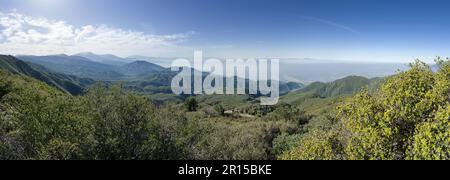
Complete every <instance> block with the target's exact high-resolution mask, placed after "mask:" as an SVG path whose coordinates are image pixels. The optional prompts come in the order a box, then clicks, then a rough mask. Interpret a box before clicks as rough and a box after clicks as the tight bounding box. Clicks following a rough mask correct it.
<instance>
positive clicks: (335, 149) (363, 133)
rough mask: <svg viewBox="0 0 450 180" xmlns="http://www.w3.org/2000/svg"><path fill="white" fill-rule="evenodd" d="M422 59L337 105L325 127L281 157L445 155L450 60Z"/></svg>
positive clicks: (398, 157)
mask: <svg viewBox="0 0 450 180" xmlns="http://www.w3.org/2000/svg"><path fill="white" fill-rule="evenodd" d="M438 62H439V63H438V64H439V66H440V68H439V70H438V71H437V72H436V73H434V72H433V71H432V70H431V68H430V67H429V66H428V65H426V64H425V63H422V62H420V61H416V62H415V63H413V64H411V69H410V70H408V71H405V72H401V73H399V74H398V75H395V76H393V77H390V78H388V79H387V80H386V82H385V83H384V84H383V85H382V86H381V88H380V90H379V91H376V92H373V93H369V92H368V91H363V92H361V93H360V94H358V95H357V96H355V97H354V98H352V99H351V100H349V101H348V102H347V103H346V104H345V105H343V106H341V107H340V108H339V114H338V115H337V117H338V119H339V121H338V122H336V123H335V124H334V125H333V127H332V128H331V129H329V130H325V131H322V132H321V131H318V130H312V131H311V132H309V133H308V134H306V135H305V136H304V137H303V139H302V140H301V141H300V143H299V145H298V147H296V148H295V149H293V150H290V151H287V152H286V153H285V154H284V155H283V156H281V158H282V159H358V160H359V159H368V160H391V159H396V160H403V159H449V157H450V156H449V154H450V151H449V149H448V147H449V145H450V144H449V142H450V135H449V133H448V132H450V129H449V118H450V112H449V105H450V101H449V100H450V99H449V96H448V94H449V92H450V62H449V61H443V60H441V59H438Z"/></svg>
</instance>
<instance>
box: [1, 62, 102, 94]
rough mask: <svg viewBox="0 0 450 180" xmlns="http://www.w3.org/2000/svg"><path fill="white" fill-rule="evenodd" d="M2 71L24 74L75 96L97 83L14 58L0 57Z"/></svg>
mask: <svg viewBox="0 0 450 180" xmlns="http://www.w3.org/2000/svg"><path fill="white" fill-rule="evenodd" d="M0 69H3V70H6V71H8V72H11V73H13V74H22V75H26V76H29V77H33V78H35V79H37V80H40V81H43V82H45V83H46V84H48V85H50V86H53V87H56V88H58V89H60V90H62V91H64V92H67V93H70V94H73V95H79V94H81V93H83V91H84V88H86V87H87V86H89V85H91V84H93V83H94V82H95V81H93V80H91V79H87V78H78V77H76V76H71V75H65V74H59V73H53V72H50V71H49V70H47V69H46V68H45V67H42V66H40V65H36V64H32V63H27V62H24V61H21V60H18V59H16V58H15V57H13V56H5V55H0Z"/></svg>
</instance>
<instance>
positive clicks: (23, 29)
mask: <svg viewBox="0 0 450 180" xmlns="http://www.w3.org/2000/svg"><path fill="white" fill-rule="evenodd" d="M193 34H195V32H193V31H192V32H186V33H179V34H169V35H157V34H149V33H145V32H138V31H132V30H124V29H120V28H114V27H110V26H107V25H86V26H82V27H76V26H74V25H71V24H68V23H67V22H65V21H55V20H49V19H46V18H36V17H30V16H26V15H23V14H20V13H17V12H12V13H2V12H0V53H1V54H13V55H16V54H34V55H47V54H59V53H67V54H74V53H78V52H85V51H93V52H96V53H114V54H118V55H122V56H128V55H132V54H142V55H156V56H157V55H164V54H169V53H173V52H177V51H178V50H179V49H182V47H180V44H181V43H182V42H184V41H186V40H188V39H189V38H190V37H191V36H192V35H193Z"/></svg>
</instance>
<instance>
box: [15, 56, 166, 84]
mask: <svg viewBox="0 0 450 180" xmlns="http://www.w3.org/2000/svg"><path fill="white" fill-rule="evenodd" d="M79 55H80V56H78V55H73V56H68V55H52V56H17V58H18V59H21V60H23V61H26V62H30V63H34V64H39V65H41V66H44V67H46V68H47V69H49V70H51V71H53V72H57V73H64V74H69V75H75V76H79V77H83V78H91V79H95V80H101V81H105V80H108V81H114V80H126V79H137V78H138V77H142V76H145V75H150V74H154V73H157V72H159V71H162V70H164V69H165V68H163V67H161V66H158V65H156V64H152V63H149V62H146V61H135V62H130V63H126V60H125V59H121V58H119V57H116V56H112V55H95V54H92V53H83V54H79ZM81 55H83V56H81ZM91 58H92V59H91Z"/></svg>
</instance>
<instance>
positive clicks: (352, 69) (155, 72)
mask: <svg viewBox="0 0 450 180" xmlns="http://www.w3.org/2000/svg"><path fill="white" fill-rule="evenodd" d="M139 59H140V60H139ZM151 60H152V59H151V58H147V57H138V56H135V57H132V58H120V57H117V56H114V55H97V54H94V53H80V54H77V55H72V56H69V55H51V56H17V57H12V56H1V60H0V68H1V69H5V70H8V71H10V72H13V73H18V74H24V75H27V76H31V77H34V78H36V79H38V80H41V81H44V82H46V83H47V84H49V85H51V86H54V87H57V88H59V89H61V90H63V91H66V92H69V93H71V94H80V93H82V92H83V90H84V89H85V88H86V87H88V86H89V85H91V84H93V83H95V82H96V81H101V82H105V83H108V84H113V83H116V82H118V81H119V82H122V83H123V85H124V87H125V88H127V89H130V90H133V91H136V92H139V93H142V94H155V93H167V94H170V93H171V88H170V84H171V80H172V78H173V77H174V76H175V75H176V74H177V72H172V71H171V70H170V68H166V67H163V66H161V65H157V64H154V63H150V62H149V61H151ZM161 61H165V62H167V61H169V60H168V59H164V60H162V59H161ZM310 61H312V60H308V61H307V62H306V61H305V62H304V63H299V62H298V61H295V59H289V61H286V62H284V63H283V62H282V63H281V67H280V68H281V69H280V75H281V77H284V78H282V79H281V80H282V81H281V83H280V94H282V95H284V94H288V93H289V92H292V91H298V92H300V93H314V94H316V95H317V96H319V97H323V98H326V97H333V96H338V95H342V94H353V93H355V92H357V91H359V90H361V89H362V88H364V87H375V86H376V84H377V83H378V82H379V81H380V78H372V79H370V78H371V77H378V76H379V77H385V76H388V75H390V74H391V73H390V72H392V74H393V73H394V72H396V70H394V69H397V70H402V68H403V69H406V67H407V66H405V65H403V64H365V65H363V64H345V63H340V64H330V63H317V64H310V63H311V62H310ZM289 64H290V66H289ZM345 71H348V72H345ZM354 74H356V75H359V74H365V75H364V76H365V77H370V78H365V77H361V76H354ZM206 75H208V74H207V73H206V74H203V75H202V76H204V77H205V76H206ZM316 79H319V80H316ZM246 81H247V83H248V81H249V80H246ZM301 82H306V83H301ZM305 84H308V85H307V86H306V85H305Z"/></svg>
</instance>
